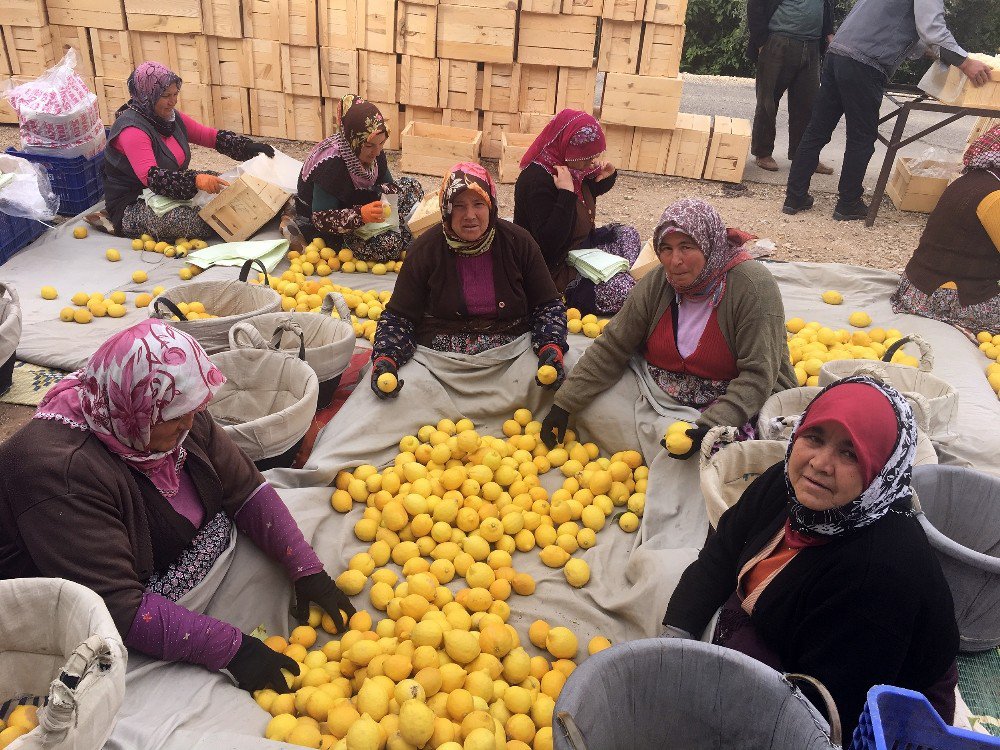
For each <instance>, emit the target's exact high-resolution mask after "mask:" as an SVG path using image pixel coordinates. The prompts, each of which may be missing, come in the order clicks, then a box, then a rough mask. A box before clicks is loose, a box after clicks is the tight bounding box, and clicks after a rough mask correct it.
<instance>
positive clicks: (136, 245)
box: [132, 239, 145, 250]
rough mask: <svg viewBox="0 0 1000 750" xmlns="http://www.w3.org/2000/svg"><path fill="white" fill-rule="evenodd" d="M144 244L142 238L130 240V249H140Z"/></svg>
mask: <svg viewBox="0 0 1000 750" xmlns="http://www.w3.org/2000/svg"><path fill="white" fill-rule="evenodd" d="M144 245H145V243H144V242H143V241H142V240H139V239H135V240H132V249H133V250H142V248H143V247H144Z"/></svg>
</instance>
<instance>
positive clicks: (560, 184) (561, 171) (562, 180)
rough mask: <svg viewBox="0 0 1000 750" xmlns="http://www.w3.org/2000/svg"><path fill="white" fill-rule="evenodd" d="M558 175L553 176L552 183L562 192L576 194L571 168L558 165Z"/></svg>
mask: <svg viewBox="0 0 1000 750" xmlns="http://www.w3.org/2000/svg"><path fill="white" fill-rule="evenodd" d="M555 169H556V173H555V174H554V175H552V181H553V182H554V183H555V184H556V187H557V188H559V189H560V190H569V191H570V192H571V193H572V192H574V190H575V188H574V187H573V175H571V174H570V173H569V167H565V166H563V165H562V164H558V165H556V168H555Z"/></svg>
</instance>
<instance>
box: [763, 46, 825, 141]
mask: <svg viewBox="0 0 1000 750" xmlns="http://www.w3.org/2000/svg"><path fill="white" fill-rule="evenodd" d="M819 62H820V55H819V40H818V39H817V40H815V41H813V42H801V41H799V40H797V39H792V38H791V37H787V36H782V35H780V34H771V35H770V36H769V37H768V38H767V41H766V42H764V46H763V47H761V50H760V54H759V56H758V58H757V110H756V111H755V112H754V115H753V136H752V139H751V142H750V153H752V154H753V155H754V156H771V154H772V153H773V151H774V136H775V121H776V119H777V117H778V106H779V105H780V104H781V97H783V96H784V95H785V92H788V158H789V159H792V158H793V157H794V156H795V150H796V149H797V148H798V147H799V141H801V140H802V134H803V133H805V130H806V126H807V125H808V124H809V118H810V116H811V115H812V108H813V102H814V101H815V100H816V92H817V91H819Z"/></svg>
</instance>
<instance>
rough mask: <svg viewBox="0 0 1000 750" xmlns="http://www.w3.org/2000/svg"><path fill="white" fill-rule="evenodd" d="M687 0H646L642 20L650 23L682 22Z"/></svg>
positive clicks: (685, 13) (685, 12)
mask: <svg viewBox="0 0 1000 750" xmlns="http://www.w3.org/2000/svg"><path fill="white" fill-rule="evenodd" d="M687 6H688V0H646V8H645V12H644V13H643V20H644V21H648V22H650V23H671V24H677V23H684V17H685V16H686V15H687Z"/></svg>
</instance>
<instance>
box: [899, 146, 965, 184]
mask: <svg viewBox="0 0 1000 750" xmlns="http://www.w3.org/2000/svg"><path fill="white" fill-rule="evenodd" d="M909 170H910V173H911V174H913V175H915V176H918V177H940V178H942V179H945V180H951V179H953V178H955V177H957V176H958V175H959V174H960V173H961V171H962V163H961V161H957V160H956V157H955V155H954V153H952V152H950V151H946V150H945V149H942V148H937V147H936V146H928V147H927V148H925V149H924V150H923V151H921V152H920V153H919V154H917V155H916V156H915V157H911V160H910V163H909Z"/></svg>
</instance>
